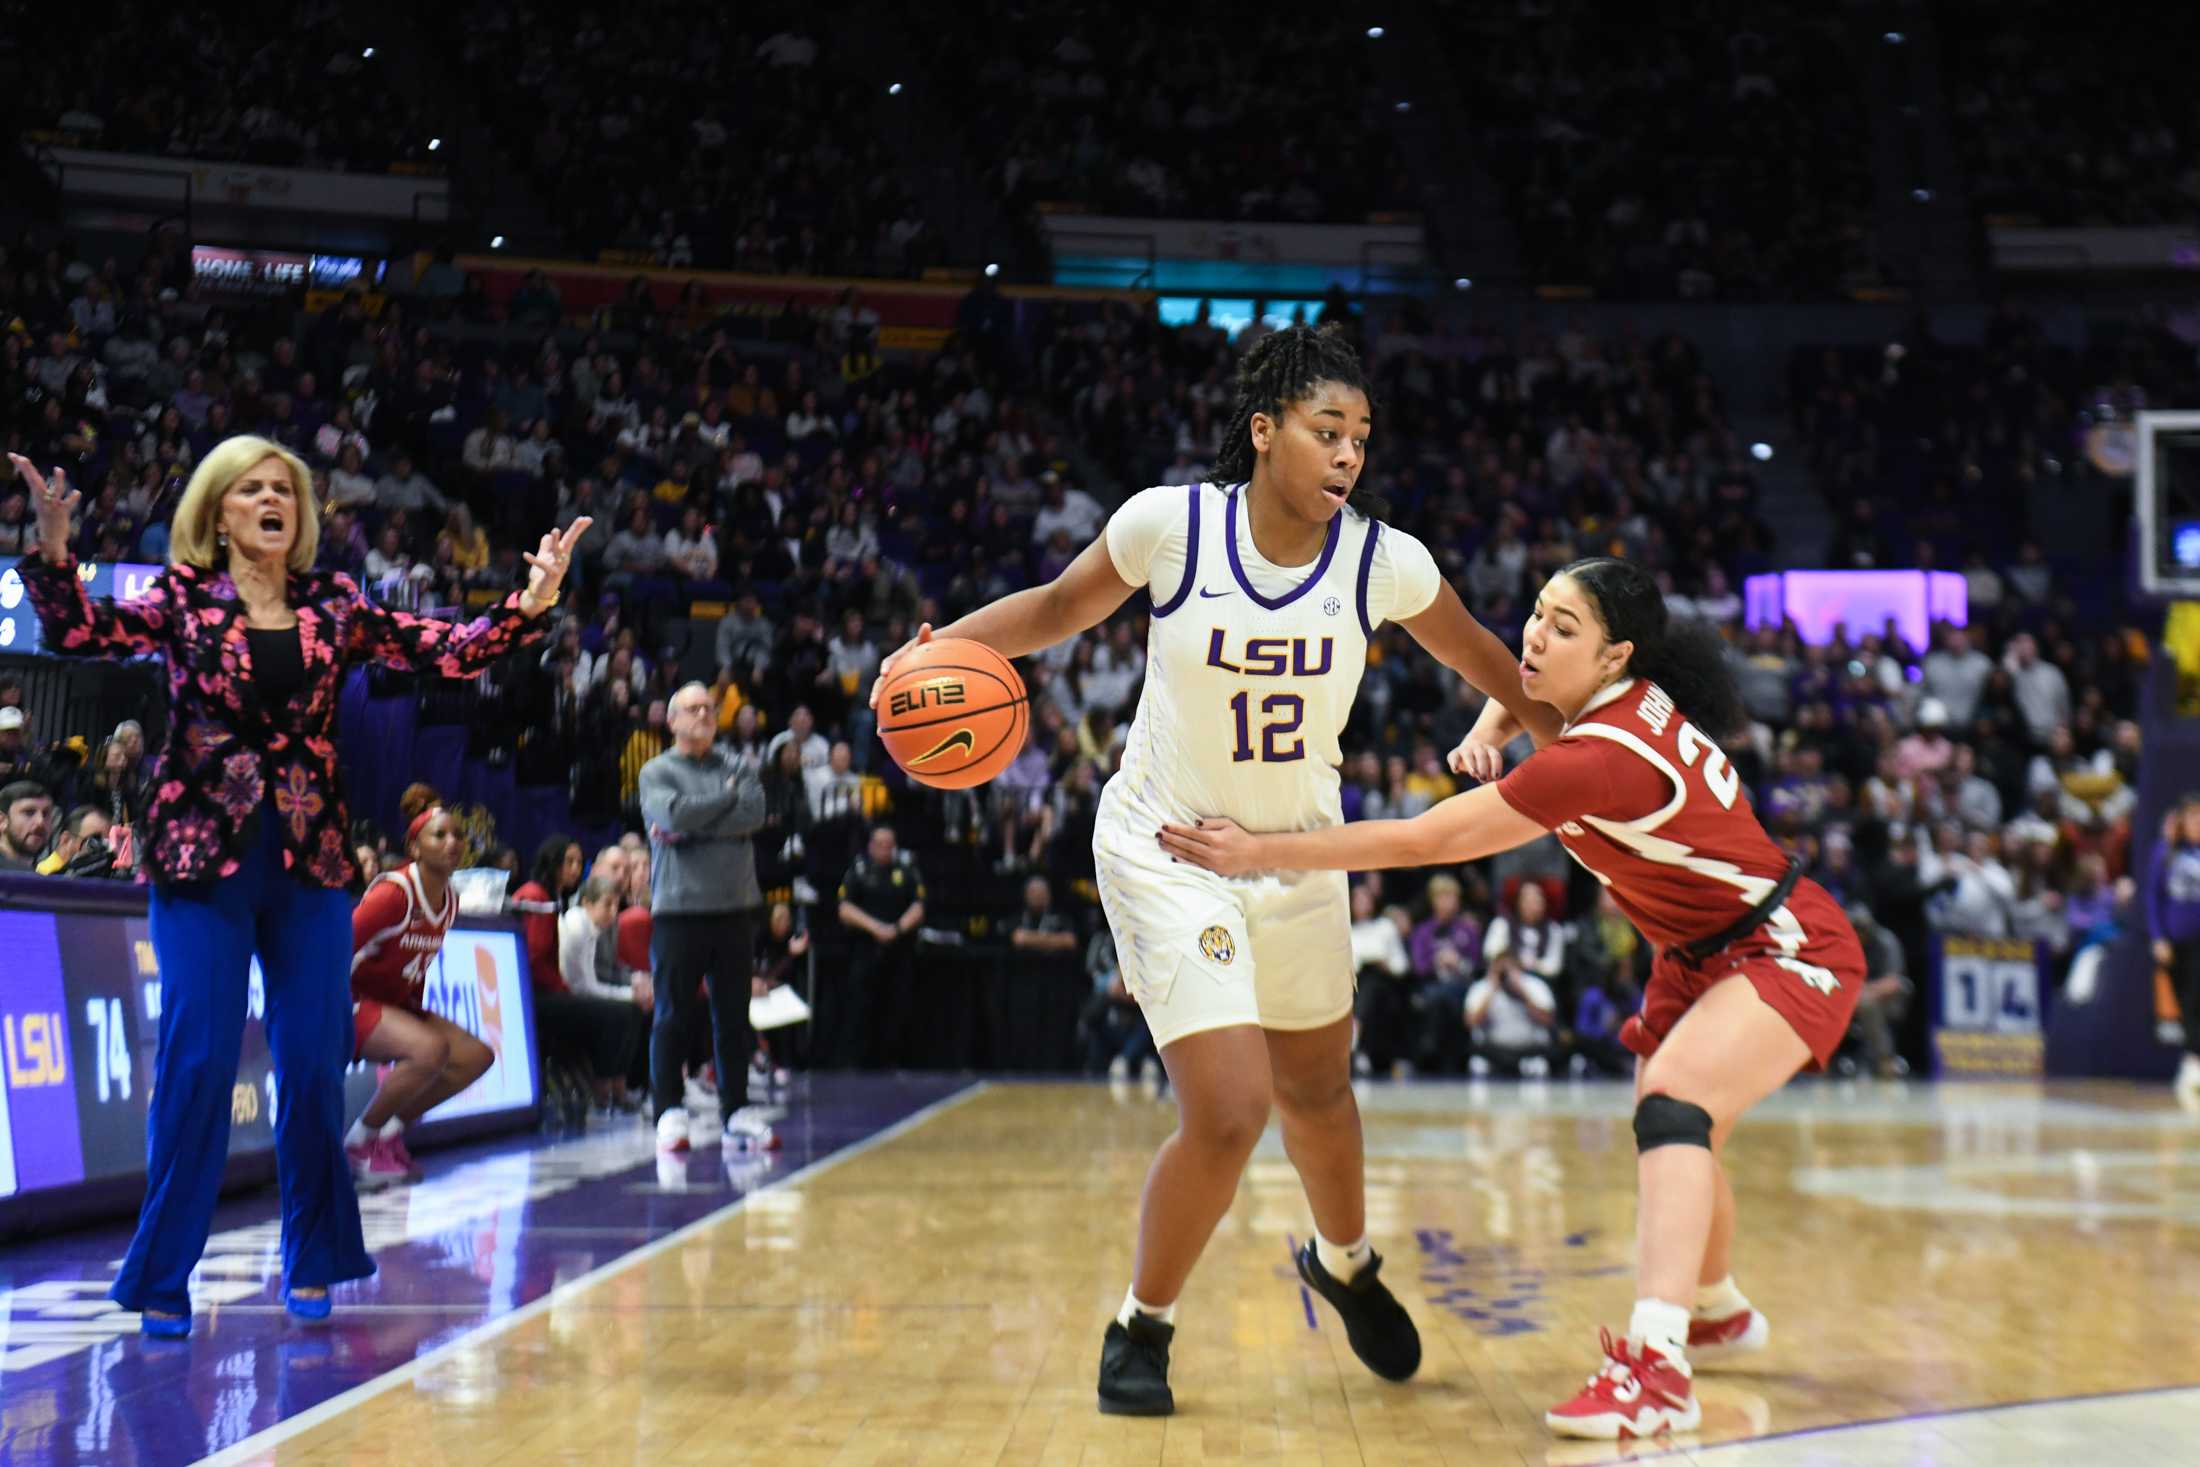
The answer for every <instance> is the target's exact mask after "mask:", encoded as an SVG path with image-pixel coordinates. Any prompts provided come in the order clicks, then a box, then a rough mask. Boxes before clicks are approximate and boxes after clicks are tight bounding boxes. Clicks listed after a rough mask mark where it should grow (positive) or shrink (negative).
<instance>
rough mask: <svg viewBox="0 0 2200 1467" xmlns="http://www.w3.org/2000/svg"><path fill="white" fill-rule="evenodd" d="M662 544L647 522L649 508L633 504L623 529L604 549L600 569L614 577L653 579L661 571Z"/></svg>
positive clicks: (663, 548) (663, 553)
mask: <svg viewBox="0 0 2200 1467" xmlns="http://www.w3.org/2000/svg"><path fill="white" fill-rule="evenodd" d="M665 563H666V562H665V542H664V538H663V537H662V536H660V535H659V534H658V533H657V527H656V526H655V525H653V524H651V523H650V519H649V506H647V505H646V504H637V505H635V506H634V508H633V510H632V511H630V512H629V513H628V515H627V517H626V526H625V528H623V529H621V530H620V531H619V532H618V533H617V534H616V535H613V536H612V537H611V544H610V545H609V546H607V547H605V550H604V555H603V568H604V570H605V571H606V572H607V573H609V574H611V575H615V576H621V575H623V576H653V575H656V574H657V573H658V572H659V571H662V570H663V569H664V568H665Z"/></svg>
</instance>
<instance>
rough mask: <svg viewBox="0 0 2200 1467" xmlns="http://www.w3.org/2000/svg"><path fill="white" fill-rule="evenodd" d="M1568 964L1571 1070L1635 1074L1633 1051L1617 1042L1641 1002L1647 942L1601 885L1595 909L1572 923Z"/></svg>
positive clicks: (1646, 965)
mask: <svg viewBox="0 0 2200 1467" xmlns="http://www.w3.org/2000/svg"><path fill="white" fill-rule="evenodd" d="M1566 966H1567V979H1568V982H1569V983H1570V984H1571V985H1572V987H1573V989H1574V991H1575V993H1576V994H1577V995H1578V999H1577V1001H1576V1003H1575V1008H1574V1026H1573V1035H1572V1042H1573V1051H1574V1058H1573V1068H1574V1070H1575V1072H1576V1073H1581V1072H1584V1071H1587V1070H1590V1069H1594V1070H1596V1071H1598V1072H1599V1073H1601V1074H1606V1075H1632V1074H1634V1072H1635V1063H1636V1061H1635V1054H1634V1051H1633V1050H1630V1049H1629V1048H1627V1046H1626V1045H1624V1044H1622V1043H1620V1038H1619V1032H1620V1029H1621V1027H1622V1026H1623V1025H1624V1024H1625V1023H1626V1022H1627V1020H1628V1018H1629V1017H1630V1016H1632V1015H1633V1014H1635V1013H1636V1012H1637V1011H1638V1010H1639V1009H1640V1008H1641V1007H1642V984H1641V981H1640V979H1641V975H1642V972H1643V971H1644V970H1646V969H1647V968H1648V966H1649V945H1648V944H1647V943H1645V942H1644V941H1643V940H1642V934H1641V933H1639V932H1637V931H1636V930H1635V925H1634V923H1632V922H1630V921H1629V920H1628V919H1627V915H1626V913H1624V912H1622V911H1621V910H1620V909H1619V903H1618V902H1616V901H1614V900H1613V899H1612V894H1611V892H1609V891H1607V890H1605V889H1604V888H1602V887H1599V888H1598V889H1597V905H1596V910H1595V911H1593V912H1591V913H1589V914H1588V915H1587V916H1585V917H1582V918H1580V919H1578V920H1577V921H1576V922H1574V924H1573V931H1572V934H1571V935H1570V937H1569V938H1568V941H1567V943H1566Z"/></svg>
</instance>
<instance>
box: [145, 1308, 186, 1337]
mask: <svg viewBox="0 0 2200 1467" xmlns="http://www.w3.org/2000/svg"><path fill="white" fill-rule="evenodd" d="M138 1333H139V1334H141V1335H143V1336H145V1338H147V1339H149V1340H180V1339H184V1338H187V1337H188V1336H189V1335H190V1333H191V1316H190V1315H188V1314H171V1315H167V1316H165V1317H164V1316H161V1315H155V1314H140V1315H139V1316H138Z"/></svg>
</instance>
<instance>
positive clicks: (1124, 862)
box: [1092, 818, 1353, 1047]
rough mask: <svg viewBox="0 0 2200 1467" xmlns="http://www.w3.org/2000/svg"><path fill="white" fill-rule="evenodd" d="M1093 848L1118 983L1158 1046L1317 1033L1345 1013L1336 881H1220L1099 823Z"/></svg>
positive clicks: (1343, 940)
mask: <svg viewBox="0 0 2200 1467" xmlns="http://www.w3.org/2000/svg"><path fill="white" fill-rule="evenodd" d="M1092 850H1093V866H1094V870H1095V872H1096V874H1097V877H1098V882H1097V884H1098V886H1099V888H1100V905H1101V907H1102V909H1103V910H1104V911H1105V912H1106V913H1107V918H1108V926H1109V927H1110V928H1111V929H1112V930H1113V932H1114V934H1115V954H1116V960H1117V961H1118V962H1119V963H1120V964H1121V965H1122V970H1123V984H1124V986H1125V987H1126V988H1128V989H1129V990H1130V992H1131V996H1132V997H1133V998H1135V999H1137V1000H1138V1007H1139V1009H1140V1010H1141V1011H1142V1012H1144V1014H1145V1016H1146V1025H1147V1027H1148V1028H1149V1029H1150V1030H1152V1032H1153V1041H1154V1043H1155V1044H1156V1045H1157V1046H1164V1047H1165V1046H1167V1045H1169V1044H1171V1043H1173V1042H1174V1041H1176V1040H1179V1039H1182V1038H1183V1037H1184V1036H1185V1035H1187V1034H1197V1033H1199V1032H1200V1031H1202V1030H1205V1029H1220V1028H1224V1027H1226V1026H1228V1025H1231V1024H1257V1025H1259V1026H1260V1027H1261V1028H1263V1029H1319V1028H1321V1027H1323V1026H1324V1025H1327V1024H1334V1023H1335V1022H1337V1021H1338V1020H1339V1019H1341V1018H1343V1017H1345V1015H1347V1014H1349V1013H1351V1012H1352V983H1353V970H1352V904H1351V899H1350V894H1349V892H1348V891H1347V889H1346V881H1345V873H1344V872H1342V871H1281V872H1268V873H1265V874H1261V875H1256V876H1235V877H1225V876H1217V875H1215V874H1214V873H1213V872H1211V871H1202V870H1200V869H1199V868H1198V867H1196V866H1190V865H1186V864H1184V863H1182V862H1178V861H1172V860H1171V859H1170V857H1169V853H1168V852H1167V851H1164V850H1163V849H1161V844H1160V842H1159V841H1158V840H1157V839H1156V838H1155V835H1154V832H1153V831H1151V830H1131V829H1128V828H1126V827H1125V826H1124V825H1122V824H1120V823H1117V822H1115V821H1110V820H1107V819H1104V818H1103V819H1102V820H1101V822H1100V823H1099V825H1098V827H1097V828H1096V829H1095V830H1094V832H1093V839H1092Z"/></svg>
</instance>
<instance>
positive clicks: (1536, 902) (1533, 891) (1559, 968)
mask: <svg viewBox="0 0 2200 1467" xmlns="http://www.w3.org/2000/svg"><path fill="white" fill-rule="evenodd" d="M1505 953H1510V954H1512V956H1513V959H1514V960H1515V961H1516V962H1517V963H1518V964H1519V966H1520V970H1521V971H1522V972H1523V973H1526V974H1528V975H1530V976H1531V977H1536V978H1541V979H1542V980H1543V981H1544V982H1546V983H1555V982H1557V981H1558V978H1559V975H1560V974H1562V973H1564V972H1565V971H1566V928H1565V926H1564V925H1563V924H1561V923H1558V922H1554V921H1552V920H1551V916H1550V895H1549V893H1548V892H1546V891H1545V890H1544V887H1543V883H1542V882H1540V881H1523V882H1521V883H1520V888H1519V890H1518V891H1516V892H1515V893H1514V894H1513V912H1512V915H1511V916H1507V915H1505V914H1504V913H1499V914H1498V915H1497V916H1496V917H1495V918H1493V919H1492V920H1491V922H1490V930H1489V932H1488V933H1487V934H1486V935H1485V936H1484V937H1483V939H1482V957H1483V959H1484V960H1485V961H1487V960H1489V959H1492V958H1496V957H1498V956H1499V955H1501V954H1505Z"/></svg>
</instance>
